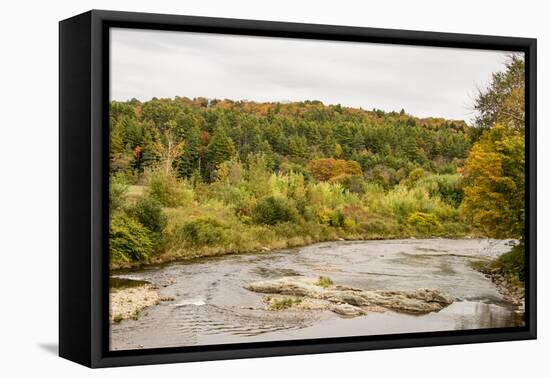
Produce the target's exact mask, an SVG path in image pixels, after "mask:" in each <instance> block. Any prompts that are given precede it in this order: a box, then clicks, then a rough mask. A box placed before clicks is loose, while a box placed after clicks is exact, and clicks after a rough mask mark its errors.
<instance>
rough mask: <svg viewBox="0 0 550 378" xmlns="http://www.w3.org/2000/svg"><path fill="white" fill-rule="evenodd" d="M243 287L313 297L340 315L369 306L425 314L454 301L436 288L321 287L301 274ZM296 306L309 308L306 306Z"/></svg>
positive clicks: (358, 312) (353, 313)
mask: <svg viewBox="0 0 550 378" xmlns="http://www.w3.org/2000/svg"><path fill="white" fill-rule="evenodd" d="M245 288H246V289H248V290H250V291H253V292H256V293H262V294H273V295H280V296H292V297H298V298H305V299H313V300H316V301H317V302H318V303H321V304H323V306H324V308H326V309H328V310H331V311H333V312H334V313H337V314H339V315H342V316H360V315H366V314H367V313H368V312H369V311H370V310H371V309H374V311H378V312H379V311H380V309H386V310H392V311H396V312H404V313H412V314H427V313H430V312H436V311H440V310H441V309H443V308H445V307H447V306H448V305H450V304H451V303H453V298H452V297H451V296H450V295H448V294H446V293H443V292H441V291H439V290H435V289H426V288H421V289H416V290H361V289H355V288H352V287H347V286H340V285H331V286H329V287H326V288H324V287H321V286H319V285H317V280H316V279H312V278H302V277H283V278H279V279H276V280H269V281H258V282H252V283H249V284H247V285H246V286H245ZM305 303H308V301H306V302H305ZM305 303H304V304H305ZM323 306H321V307H323ZM298 307H303V308H306V309H307V308H308V307H307V306H298ZM317 307H319V306H317ZM370 312H372V311H370Z"/></svg>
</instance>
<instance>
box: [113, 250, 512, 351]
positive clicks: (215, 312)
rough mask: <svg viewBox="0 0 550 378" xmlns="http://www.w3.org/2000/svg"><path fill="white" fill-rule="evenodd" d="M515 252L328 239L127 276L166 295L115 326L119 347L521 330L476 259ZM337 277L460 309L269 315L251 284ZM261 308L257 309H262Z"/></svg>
mask: <svg viewBox="0 0 550 378" xmlns="http://www.w3.org/2000/svg"><path fill="white" fill-rule="evenodd" d="M509 249H510V246H509V243H508V242H507V241H504V240H487V239H483V240H476V239H469V240H452V239H424V240H414V239H407V240H383V241H358V242H344V241H340V242H326V243H319V244H314V245H310V246H307V247H301V248H296V249H289V250H283V251H277V252H264V253H257V254H244V255H231V256H225V257H217V258H210V259H202V260H199V261H194V262H180V263H171V264H165V265H159V266H153V267H148V268H145V269H142V270H137V271H132V272H127V273H119V274H116V277H120V278H129V279H140V280H146V281H149V282H151V283H153V284H154V285H156V286H157V287H159V288H160V294H161V296H166V297H173V298H174V301H168V302H161V304H159V305H158V306H154V307H151V308H148V309H145V310H143V312H142V314H141V315H140V317H139V319H138V320H125V321H122V322H121V323H119V324H115V325H112V326H111V349H112V350H120V349H135V348H158V347H171V346H187V345H207V344H222V343H242V342H255V341H272V340H290V339H304V338H325V337H340V336H358V335H376V334H388V333H405V332H426V331H441V330H461V329H476V328H494V327H512V326H516V325H518V318H517V316H515V314H514V309H515V308H514V307H513V306H512V305H511V304H510V303H508V302H506V301H505V300H504V298H503V297H502V296H501V295H500V294H499V292H498V291H497V288H496V286H495V285H494V284H493V283H492V282H491V281H490V280H489V279H487V278H486V277H484V276H483V275H482V274H481V273H479V272H477V271H474V270H473V269H472V268H470V266H469V262H470V261H472V259H475V258H477V257H484V258H494V257H496V256H498V255H500V254H502V253H504V252H506V251H508V250H509ZM293 275H295V276H304V277H313V278H316V277H319V276H320V275H323V276H328V277H330V278H331V279H332V280H333V281H334V283H335V284H340V285H346V286H352V287H355V288H359V289H371V290H372V289H384V290H394V289H395V290H406V289H418V288H432V289H439V290H441V291H444V292H447V293H449V294H450V295H451V296H453V297H454V299H455V302H454V303H453V304H451V305H450V306H448V307H446V308H445V309H443V310H441V311H440V312H437V313H431V314H427V315H408V314H399V313H395V312H391V311H388V312H384V313H370V314H368V315H367V316H359V317H355V318H343V317H340V316H338V315H336V314H334V313H332V312H329V311H320V310H319V311H312V310H309V311H306V310H285V311H265V310H259V309H257V308H261V307H263V306H264V305H263V303H262V295H261V294H258V293H254V292H250V291H248V290H246V289H244V288H243V285H245V284H246V283H249V282H254V281H259V280H266V279H275V278H279V277H285V276H293ZM254 308H256V309H254Z"/></svg>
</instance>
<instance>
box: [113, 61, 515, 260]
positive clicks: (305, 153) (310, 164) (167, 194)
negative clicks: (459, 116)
mask: <svg viewBox="0 0 550 378" xmlns="http://www.w3.org/2000/svg"><path fill="white" fill-rule="evenodd" d="M182 90H183V89H182ZM523 97H524V64H523V60H522V58H521V57H519V56H511V57H510V59H509V61H508V63H507V65H506V69H505V71H503V72H497V73H495V74H494V75H493V78H492V82H491V85H490V86H489V87H488V88H487V89H486V90H484V91H481V92H480V93H479V95H478V96H477V99H476V100H475V103H474V104H473V105H472V106H473V107H474V108H475V109H476V110H477V114H478V117H477V118H476V120H475V124H474V125H471V126H469V125H467V124H466V123H465V122H464V121H457V120H447V119H442V118H418V117H415V116H413V115H410V114H408V113H407V112H406V111H405V110H401V111H398V112H394V111H392V112H385V111H382V110H378V109H372V110H363V109H355V108H349V107H344V106H341V105H325V104H323V103H321V102H319V101H302V102H289V103H282V102H275V103H257V102H253V101H233V100H229V99H223V100H218V99H207V98H192V99H191V98H187V97H176V98H174V99H157V98H153V99H152V100H150V101H146V102H140V101H138V100H135V99H133V100H130V101H127V102H118V101H113V102H111V108H110V127H111V130H110V169H111V183H110V192H111V193H110V199H111V235H110V236H111V239H110V243H111V266H112V268H120V267H124V266H133V265H139V264H142V263H148V262H156V261H167V260H173V259H187V258H193V257H198V256H208V255H218V254H225V253H238V252H247V251H258V250H268V249H273V248H284V247H292V246H298V245H304V244H309V243H312V242H316V241H323V240H336V239H373V238H405V237H433V236H446V237H466V236H487V237H497V238H516V239H519V240H522V236H523V232H524V230H523V220H524V212H525V211H524V162H525V156H524V155H525V153H524V149H525V148H524V118H525V116H524V100H523ZM519 249H521V248H519ZM519 249H518V250H519ZM519 259H520V258H518V257H517V256H516V257H514V261H513V264H514V269H516V270H517V266H518V264H519V263H518V261H520V260H519Z"/></svg>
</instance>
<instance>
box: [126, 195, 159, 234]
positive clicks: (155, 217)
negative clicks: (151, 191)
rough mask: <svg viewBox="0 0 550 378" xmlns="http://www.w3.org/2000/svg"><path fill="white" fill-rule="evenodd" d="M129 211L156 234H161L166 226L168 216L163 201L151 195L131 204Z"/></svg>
mask: <svg viewBox="0 0 550 378" xmlns="http://www.w3.org/2000/svg"><path fill="white" fill-rule="evenodd" d="M128 213H129V214H131V215H132V216H133V217H134V218H136V219H137V220H138V221H139V222H140V223H141V224H142V225H144V226H145V227H147V228H148V229H149V230H150V231H151V232H153V233H155V234H157V235H158V234H161V233H162V231H163V230H164V228H165V227H166V222H167V217H166V215H165V214H164V212H163V211H162V205H161V203H160V202H159V201H158V200H157V199H155V198H154V197H151V196H146V197H143V198H140V199H139V200H138V201H137V202H136V203H135V204H134V205H132V206H130V208H129V209H128Z"/></svg>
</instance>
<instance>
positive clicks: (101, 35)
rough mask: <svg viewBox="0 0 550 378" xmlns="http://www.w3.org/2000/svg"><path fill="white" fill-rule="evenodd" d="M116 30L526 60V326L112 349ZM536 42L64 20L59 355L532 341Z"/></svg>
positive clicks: (78, 358)
mask: <svg viewBox="0 0 550 378" xmlns="http://www.w3.org/2000/svg"><path fill="white" fill-rule="evenodd" d="M111 27H124V28H138V29H153V30H173V31H193V32H206V33H214V34H234V35H253V36H270V37H286V38H301V39H322V40H334V41H356V42H374V43H384V44H400V45H421V46H435V47H456V48H470V49H486V50H507V51H518V52H523V53H525V59H526V79H527V80H526V99H525V100H526V109H525V110H526V122H527V125H526V167H525V172H526V198H525V204H526V251H527V253H526V297H525V299H526V304H525V305H526V307H525V326H524V327H518V328H504V329H480V330H464V331H444V332H424V333H411V334H393V335H378V336H357V337H341V338H331V339H309V340H298V341H276V342H261V343H246V344H228V345H210V346H192V347H177V348H159V349H141V350H139V349H138V350H127V351H110V350H109V347H108V341H109V320H108V305H109V302H108V300H109V299H108V295H109V294H108V293H109V258H108V214H109V211H108V210H109V209H108V193H109V192H108V164H109V162H108V134H109V116H108V109H109V40H108V37H109V34H108V30H109V28H111ZM536 54H537V53H536V39H531V38H515V37H500V36H486V35H469V34H450V33H435V32H421V31H406V30H387V29H375V28H360V27H349V26H329V25H313V24H299V23H283V22H267V21H251V20H237V19H225V18H208V17H194V16H193V17H192V16H176V15H163V14H146V13H130V12H114V11H103V10H92V11H89V12H86V13H83V14H81V15H78V16H75V17H72V18H69V19H66V20H63V21H61V22H60V24H59V93H60V95H59V128H60V131H59V159H60V160H59V172H60V174H59V186H60V191H59V212H60V214H59V215H60V217H59V218H60V223H59V354H60V356H61V357H64V358H66V359H69V360H72V361H74V362H77V363H80V364H83V365H86V366H89V367H109V366H120V365H140V364H157V363H170V362H186V361H202V360H219V359H234V358H250V357H266V356H280V355H297V354H309V353H329V352H344V351H357V350H369V349H386V348H406V347H419V346H434V345H448V344H466V343H480V342H495V341H511V340H526V339H535V338H536V334H537V333H536V328H537V325H536V322H537V317H536V306H537V303H536V92H537V91H536V84H537V77H536V76H537V68H536V64H537V63H536Z"/></svg>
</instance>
